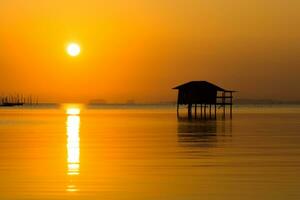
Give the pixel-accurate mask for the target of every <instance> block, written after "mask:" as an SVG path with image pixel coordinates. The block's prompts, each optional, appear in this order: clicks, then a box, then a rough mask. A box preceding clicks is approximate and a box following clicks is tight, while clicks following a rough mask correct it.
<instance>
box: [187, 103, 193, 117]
mask: <svg viewBox="0 0 300 200" xmlns="http://www.w3.org/2000/svg"><path fill="white" fill-rule="evenodd" d="M188 118H189V119H192V104H190V103H189V104H188Z"/></svg>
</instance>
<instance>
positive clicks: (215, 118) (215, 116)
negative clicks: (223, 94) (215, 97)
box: [215, 104, 217, 119]
mask: <svg viewBox="0 0 300 200" xmlns="http://www.w3.org/2000/svg"><path fill="white" fill-rule="evenodd" d="M215 119H217V104H215Z"/></svg>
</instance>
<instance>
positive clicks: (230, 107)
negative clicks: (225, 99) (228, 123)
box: [230, 92, 233, 119]
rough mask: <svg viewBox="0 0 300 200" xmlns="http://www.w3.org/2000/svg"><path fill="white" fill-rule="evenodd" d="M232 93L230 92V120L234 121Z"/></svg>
mask: <svg viewBox="0 0 300 200" xmlns="http://www.w3.org/2000/svg"><path fill="white" fill-rule="evenodd" d="M232 98H233V97H232V92H230V119H232Z"/></svg>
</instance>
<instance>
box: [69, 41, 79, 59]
mask: <svg viewBox="0 0 300 200" xmlns="http://www.w3.org/2000/svg"><path fill="white" fill-rule="evenodd" d="M67 53H68V54H69V55H70V56H72V57H75V56H78V55H79V54H80V46H79V44H77V43H70V44H69V45H68V46H67Z"/></svg>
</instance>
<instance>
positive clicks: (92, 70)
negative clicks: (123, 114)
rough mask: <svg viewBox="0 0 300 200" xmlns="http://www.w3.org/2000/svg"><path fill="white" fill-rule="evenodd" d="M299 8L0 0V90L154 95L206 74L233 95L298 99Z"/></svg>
mask: <svg viewBox="0 0 300 200" xmlns="http://www.w3.org/2000/svg"><path fill="white" fill-rule="evenodd" d="M299 10H300V2H299V1H296V0H286V1H281V0H280V1H279V0H272V1H271V0H251V1H246V0H232V1H227V0H210V1H206V0H197V1H196V0H195V1H194V0H190V1H188V2H187V1H180V0H173V1H170V0H161V1H143V0H141V1H137V0H136V1H122V0H118V1H99V0H89V1H83V0H72V1H71V0H64V1H61V0H51V1H40V0H26V1H25V0H11V1H1V0H0V25H1V26H0V70H1V73H0V94H11V93H23V94H32V95H35V96H39V97H40V99H41V100H42V101H45V102H88V101H89V100H91V99H105V100H107V101H108V102H125V101H127V100H128V99H134V100H136V101H137V102H157V101H169V100H176V91H173V90H171V88H172V87H173V86H175V85H178V84H180V83H182V82H185V81H189V80H208V81H212V82H214V83H216V84H219V85H220V86H223V87H225V88H229V89H235V90H238V91H240V92H239V93H238V97H240V98H252V97H253V98H273V99H285V100H294V99H297V100H299V99H300V92H299V91H300V79H299V74H300V65H299V64H300V56H299V53H300V28H299V27H300V13H299ZM69 42H78V43H79V44H80V45H81V50H82V52H81V54H80V56H79V57H76V58H72V57H70V56H68V55H67V54H66V52H65V48H66V45H67V44H68V43H69Z"/></svg>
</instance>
